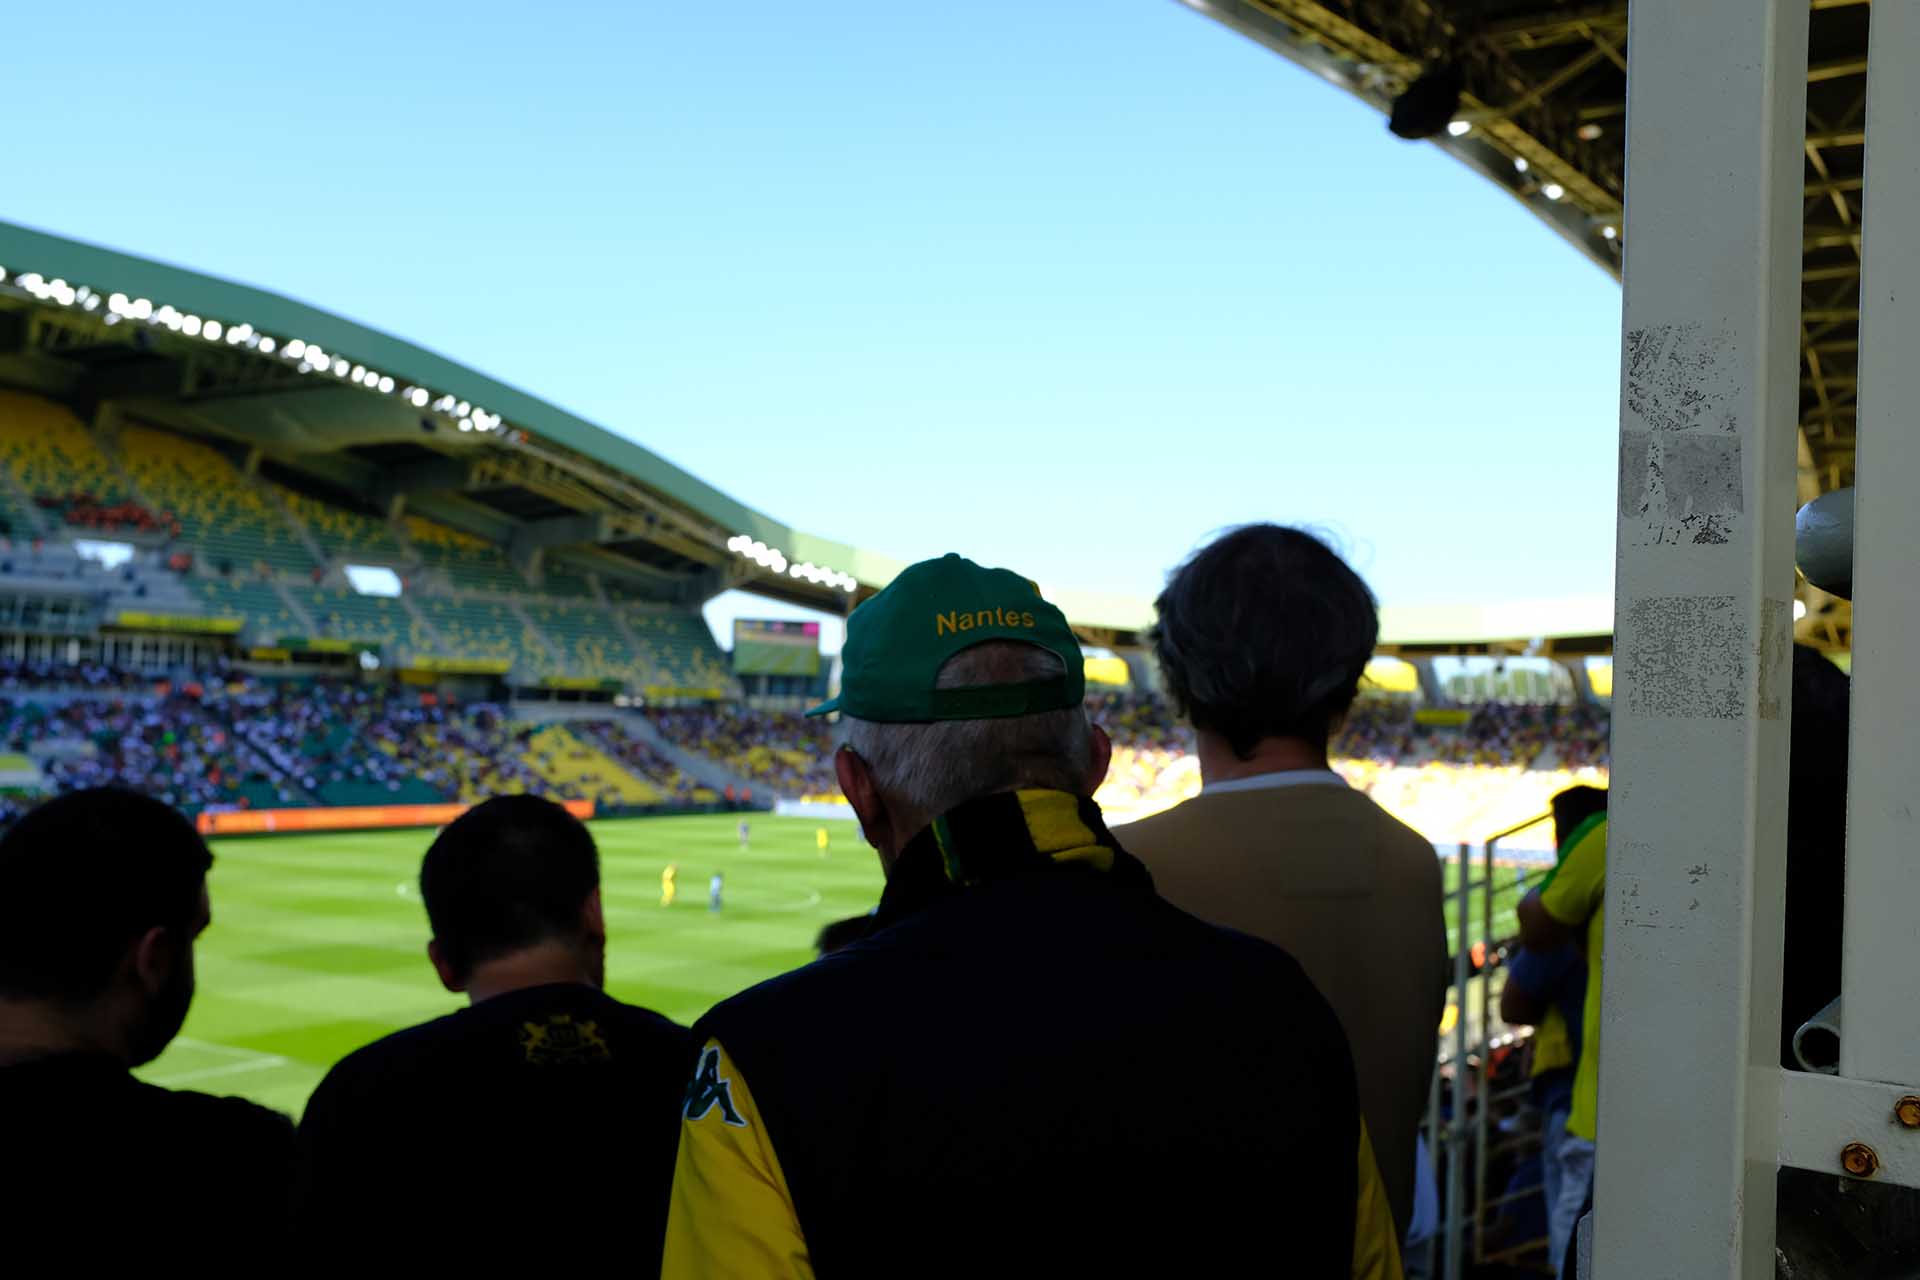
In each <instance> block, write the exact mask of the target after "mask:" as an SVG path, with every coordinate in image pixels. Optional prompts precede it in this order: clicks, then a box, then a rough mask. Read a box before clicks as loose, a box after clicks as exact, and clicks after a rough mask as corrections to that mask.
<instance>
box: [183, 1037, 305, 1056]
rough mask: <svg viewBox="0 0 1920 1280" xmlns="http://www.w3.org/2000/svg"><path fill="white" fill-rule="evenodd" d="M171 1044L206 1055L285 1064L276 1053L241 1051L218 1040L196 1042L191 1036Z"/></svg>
mask: <svg viewBox="0 0 1920 1280" xmlns="http://www.w3.org/2000/svg"><path fill="white" fill-rule="evenodd" d="M173 1043H175V1044H177V1045H180V1046H182V1047H184V1048H188V1049H200V1050H203V1051H205V1052H207V1053H224V1054H226V1055H227V1056H228V1057H230V1058H252V1059H256V1060H258V1059H262V1058H264V1059H268V1060H270V1061H273V1062H285V1061H286V1059H285V1058H283V1057H281V1056H280V1055H279V1054H277V1053H267V1052H264V1051H263V1050H260V1049H242V1048H241V1047H240V1046H239V1045H235V1044H221V1043H220V1042H219V1041H218V1040H196V1039H194V1038H193V1037H192V1036H175V1037H174V1038H173Z"/></svg>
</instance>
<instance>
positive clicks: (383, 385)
mask: <svg viewBox="0 0 1920 1280" xmlns="http://www.w3.org/2000/svg"><path fill="white" fill-rule="evenodd" d="M380 394H381V395H392V394H393V379H392V378H389V377H387V376H386V375H385V374H381V375H380Z"/></svg>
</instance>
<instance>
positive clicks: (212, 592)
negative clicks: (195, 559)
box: [192, 574, 301, 638]
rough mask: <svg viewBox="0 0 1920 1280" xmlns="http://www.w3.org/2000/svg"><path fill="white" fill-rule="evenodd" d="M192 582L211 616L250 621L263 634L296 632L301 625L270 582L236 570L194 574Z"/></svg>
mask: <svg viewBox="0 0 1920 1280" xmlns="http://www.w3.org/2000/svg"><path fill="white" fill-rule="evenodd" d="M192 582H193V589H194V591H195V592H196V593H197V594H198V595H199V596H200V598H201V599H202V600H203V601H204V602H205V603H206V606H207V612H208V613H209V614H210V615H212V616H213V617H216V618H237V619H240V620H242V621H245V622H250V623H251V624H252V625H253V627H254V629H255V632H256V634H257V635H260V636H263V637H271V638H277V637H280V636H287V635H296V634H298V633H299V631H300V629H301V627H300V622H299V619H297V618H295V617H294V616H293V611H292V610H290V609H288V608H287V604H286V601H285V600H283V599H281V597H280V593H279V592H278V591H275V590H274V589H273V585H272V584H271V583H268V582H264V581H261V580H260V579H258V578H245V577H241V576H239V575H237V574H236V575H234V576H233V577H224V576H219V575H214V574H198V575H195V576H194V578H193V579H192Z"/></svg>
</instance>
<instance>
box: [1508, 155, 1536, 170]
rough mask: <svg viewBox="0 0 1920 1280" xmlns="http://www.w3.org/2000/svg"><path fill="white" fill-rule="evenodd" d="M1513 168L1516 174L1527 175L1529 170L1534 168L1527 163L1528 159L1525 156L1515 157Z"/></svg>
mask: <svg viewBox="0 0 1920 1280" xmlns="http://www.w3.org/2000/svg"><path fill="white" fill-rule="evenodd" d="M1513 167H1514V170H1515V171H1516V172H1518V173H1525V172H1526V171H1527V170H1528V169H1530V168H1532V167H1533V166H1532V165H1529V164H1528V163H1527V158H1526V157H1525V156H1515V157H1514V158H1513Z"/></svg>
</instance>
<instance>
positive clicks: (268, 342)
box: [260, 338, 273, 356]
mask: <svg viewBox="0 0 1920 1280" xmlns="http://www.w3.org/2000/svg"><path fill="white" fill-rule="evenodd" d="M260 353H261V354H262V355H268V356H270V355H272V354H273V339H272V338H262V339H260Z"/></svg>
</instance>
